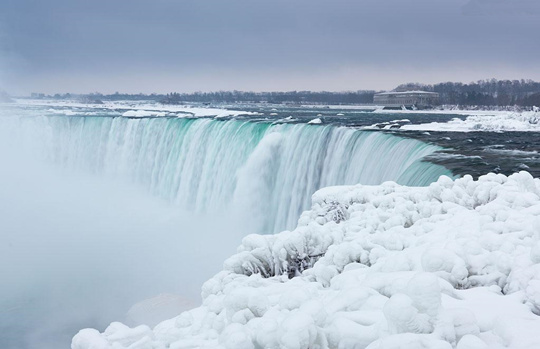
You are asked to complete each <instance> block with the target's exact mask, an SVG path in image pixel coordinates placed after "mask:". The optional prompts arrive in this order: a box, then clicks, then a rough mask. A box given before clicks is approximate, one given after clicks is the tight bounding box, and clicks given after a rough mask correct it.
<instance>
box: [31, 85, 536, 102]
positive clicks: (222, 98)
mask: <svg viewBox="0 0 540 349" xmlns="http://www.w3.org/2000/svg"><path fill="white" fill-rule="evenodd" d="M411 90H422V91H432V92H438V93H439V95H440V104H441V105H455V106H486V107H494V106H522V107H531V106H540V82H535V81H532V80H496V79H491V80H480V81H477V82H471V83H469V84H464V83H461V82H443V83H438V84H434V85H425V84H420V83H407V84H403V85H399V86H398V87H397V88H395V89H394V91H411ZM381 92H382V91H381ZM375 93H376V92H375V91H371V90H363V91H352V92H351V91H349V92H326V91H323V92H312V91H289V92H244V91H217V92H195V93H177V92H171V93H168V94H150V95H148V94H142V93H139V94H125V93H118V92H116V93H114V94H109V95H104V94H101V93H98V92H96V93H91V94H87V95H72V94H69V93H67V94H63V95H60V94H56V95H54V96H47V95H44V94H32V97H34V98H56V99H80V100H83V101H86V102H89V103H92V102H93V103H99V102H101V101H114V100H154V101H158V102H162V103H166V104H183V103H205V104H210V103H275V104H282V103H293V104H302V103H305V104H310V103H312V104H371V103H373V95H374V94H375Z"/></svg>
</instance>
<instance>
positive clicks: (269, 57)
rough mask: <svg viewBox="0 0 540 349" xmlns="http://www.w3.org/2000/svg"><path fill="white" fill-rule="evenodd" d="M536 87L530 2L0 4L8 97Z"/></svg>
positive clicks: (539, 19) (81, 0)
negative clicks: (479, 84)
mask: <svg viewBox="0 0 540 349" xmlns="http://www.w3.org/2000/svg"><path fill="white" fill-rule="evenodd" d="M491 77H495V78H503V79H521V78H531V79H535V80H540V1H538V0H356V1H344V0H86V1H85V0H49V1H47V0H1V1H0V88H3V89H5V90H7V91H8V92H10V93H12V94H27V93H30V92H32V91H39V92H46V93H55V92H92V91H101V92H107V93H108V92H115V91H120V92H132V93H134V92H145V93H146V92H170V91H178V92H190V91H197V90H202V91H215V90H232V89H237V90H255V91H268V90H295V89H296V90H300V89H302V90H304V89H306V90H336V91H341V90H358V89H391V88H393V87H395V85H398V84H400V83H404V82H423V83H433V82H439V81H463V82H470V81H474V80H478V79H484V78H491Z"/></svg>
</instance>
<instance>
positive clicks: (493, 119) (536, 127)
mask: <svg viewBox="0 0 540 349" xmlns="http://www.w3.org/2000/svg"><path fill="white" fill-rule="evenodd" d="M467 113H473V112H470V111H467ZM401 129H403V130H416V131H447V132H471V131H488V132H504V131H540V114H539V113H538V112H523V113H511V112H481V113H478V114H477V115H469V116H467V118H465V120H461V119H459V118H454V119H452V120H450V121H449V122H447V123H440V122H431V123H425V124H418V125H414V124H408V125H403V126H401Z"/></svg>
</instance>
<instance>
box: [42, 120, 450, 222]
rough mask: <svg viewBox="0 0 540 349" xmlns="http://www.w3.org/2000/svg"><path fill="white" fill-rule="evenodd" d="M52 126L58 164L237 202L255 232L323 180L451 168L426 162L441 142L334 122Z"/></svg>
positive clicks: (306, 199) (202, 201)
mask: <svg viewBox="0 0 540 349" xmlns="http://www.w3.org/2000/svg"><path fill="white" fill-rule="evenodd" d="M46 124H47V125H48V131H49V132H50V134H49V135H48V136H47V139H48V141H47V142H48V143H49V147H50V149H49V150H48V153H49V155H50V156H51V157H52V158H53V160H54V161H55V162H57V163H61V164H62V165H64V166H67V167H72V168H77V169H85V170H88V171H90V172H96V173H103V174H106V175H110V176H113V177H117V178H118V177H119V178H123V179H125V180H129V181H134V182H138V183H139V184H141V185H143V186H144V187H146V188H147V189H148V190H149V191H150V192H151V193H152V194H154V195H158V196H160V197H163V198H166V199H168V200H170V201H172V202H174V203H175V204H177V205H179V206H180V207H182V208H183V209H188V210H194V211H196V212H203V211H214V210H223V209H233V210H234V212H236V213H237V214H240V215H241V216H243V218H244V219H245V221H246V226H247V227H249V232H257V233H274V232H279V231H281V230H283V229H291V228H293V227H294V226H295V225H296V221H297V219H298V217H299V215H300V213H301V212H302V211H303V210H305V209H308V208H309V205H310V198H311V195H312V194H313V193H314V192H315V191H316V190H317V189H320V188H322V187H327V186H332V185H343V184H357V183H361V184H380V183H382V182H385V181H396V182H397V183H400V184H405V185H410V186H425V185H428V184H429V183H431V182H434V181H436V180H437V179H438V178H439V176H440V175H450V176H451V173H450V172H449V171H448V170H447V169H445V168H444V167H442V166H439V165H434V164H431V163H429V162H424V161H422V160H423V158H424V157H425V156H427V155H430V154H432V153H434V152H435V151H437V150H439V149H440V148H438V147H436V146H432V145H429V144H425V143H422V142H420V141H417V140H413V139H405V138H401V137H396V136H393V135H390V134H385V133H382V132H369V131H358V130H354V129H351V128H346V127H336V126H331V125H328V126H315V125H306V124H294V125H291V124H281V125H272V124H269V123H260V122H241V121H236V120H229V121H218V120H212V119H179V118H145V119H129V118H123V117H88V116H86V117H73V116H71V117H46Z"/></svg>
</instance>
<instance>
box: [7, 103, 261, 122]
mask: <svg viewBox="0 0 540 349" xmlns="http://www.w3.org/2000/svg"><path fill="white" fill-rule="evenodd" d="M16 102H17V103H18V104H24V105H30V106H50V107H51V108H69V109H63V110H62V109H59V110H56V111H57V112H58V113H60V114H65V115H79V114H78V112H77V108H80V109H84V110H81V111H80V114H81V115H89V114H88V113H89V112H88V109H107V110H120V111H122V116H125V117H159V116H169V117H170V116H178V117H216V118H221V117H230V116H237V115H257V113H254V112H245V111H237V110H228V109H223V108H211V107H201V106H195V105H168V104H160V103H156V102H154V101H112V102H111V101H104V102H103V104H95V103H82V102H77V101H71V100H42V99H18V100H16ZM52 111H55V109H52Z"/></svg>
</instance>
